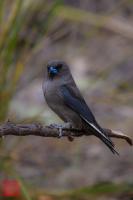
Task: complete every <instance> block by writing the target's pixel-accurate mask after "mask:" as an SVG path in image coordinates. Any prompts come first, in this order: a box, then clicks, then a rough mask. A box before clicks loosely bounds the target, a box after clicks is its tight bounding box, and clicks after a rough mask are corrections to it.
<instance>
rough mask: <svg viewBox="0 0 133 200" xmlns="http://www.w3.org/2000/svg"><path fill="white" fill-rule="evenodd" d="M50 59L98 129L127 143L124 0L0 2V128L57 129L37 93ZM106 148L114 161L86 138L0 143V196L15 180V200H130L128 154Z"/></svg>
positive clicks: (128, 45)
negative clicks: (60, 65) (62, 69)
mask: <svg viewBox="0 0 133 200" xmlns="http://www.w3.org/2000/svg"><path fill="white" fill-rule="evenodd" d="M53 59H59V60H63V61H65V62H67V63H68V64H69V65H70V68H71V71H72V74H73V76H74V78H75V81H76V82H77V85H78V86H79V88H80V90H81V92H82V94H83V95H84V97H85V99H86V102H87V103H88V104H89V105H90V107H91V109H92V111H93V113H94V114H95V116H96V119H97V120H98V122H99V123H100V124H101V126H103V127H107V128H112V129H116V130H121V131H123V132H124V133H125V134H127V135H129V136H131V137H133V132H132V127H133V125H132V123H133V91H132V90H133V1H132V0H117V1H115V0H112V1H110V0H82V1H81V0H64V1H63V0H54V1H52V0H49V1H48V0H38V1H34V0H23V1H21V0H3V1H2V0H1V1H0V122H1V123H3V122H5V121H6V120H7V119H10V120H11V121H12V122H15V123H32V122H40V123H42V124H44V125H45V124H46V125H48V124H50V123H58V122H61V121H60V119H59V118H58V117H57V116H56V115H55V114H54V113H53V112H52V111H51V110H50V109H49V108H48V107H47V105H46V102H45V100H44V97H43V92H42V81H43V77H44V69H45V67H46V65H47V62H48V61H50V60H53ZM113 141H114V142H115V144H116V147H117V150H118V151H119V152H120V157H118V156H114V155H112V154H111V153H110V151H109V150H108V149H107V148H106V146H105V145H103V143H101V141H99V140H98V139H97V138H95V137H92V136H91V137H81V138H78V139H75V140H74V142H69V141H68V140H67V139H64V138H62V139H59V140H58V139H52V138H50V139H48V138H42V137H36V136H27V137H15V136H8V137H6V138H5V139H1V140H0V191H1V195H0V197H1V196H2V191H4V190H5V189H6V187H7V185H8V184H9V183H8V182H9V180H15V181H17V182H18V183H19V187H20V190H21V194H20V196H19V198H18V197H17V199H27V200H31V199H37V200H54V199H60V200H62V199H63V200H71V199H77V200H88V199H91V200H92V199H100V200H104V199H109V200H118V199H121V200H132V199H133V150H132V148H131V147H130V146H129V145H128V144H127V143H126V142H125V141H122V140H118V139H113ZM5 180H6V181H7V182H6V184H5V182H4V184H3V181H5ZM7 183H8V184H7ZM3 185H4V186H3ZM9 185H10V184H9ZM4 187H5V188H4ZM5 196H6V195H5ZM9 196H10V195H9ZM8 198H10V197H8ZM14 198H16V197H14ZM2 199H3V197H2Z"/></svg>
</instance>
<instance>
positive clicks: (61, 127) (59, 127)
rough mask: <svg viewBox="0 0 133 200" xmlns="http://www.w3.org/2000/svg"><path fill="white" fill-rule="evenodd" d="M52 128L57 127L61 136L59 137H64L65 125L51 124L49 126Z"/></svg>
mask: <svg viewBox="0 0 133 200" xmlns="http://www.w3.org/2000/svg"><path fill="white" fill-rule="evenodd" d="M49 127H50V128H56V129H58V130H59V136H58V138H61V137H62V135H63V134H62V132H63V125H60V124H50V126H49Z"/></svg>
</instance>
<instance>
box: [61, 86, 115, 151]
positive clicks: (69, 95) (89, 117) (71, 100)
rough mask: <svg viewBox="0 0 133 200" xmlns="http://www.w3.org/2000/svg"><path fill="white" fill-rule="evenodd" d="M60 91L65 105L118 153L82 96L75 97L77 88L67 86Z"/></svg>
mask: <svg viewBox="0 0 133 200" xmlns="http://www.w3.org/2000/svg"><path fill="white" fill-rule="evenodd" d="M60 89H61V93H62V96H63V99H64V102H65V104H66V105H67V106H68V107H70V108H71V109H72V110H74V111H75V112H76V113H78V114H79V115H80V117H81V118H82V119H83V121H84V122H86V123H87V124H88V127H89V129H90V130H91V131H92V133H93V134H94V135H95V136H97V137H99V138H100V139H101V140H102V141H103V142H104V143H105V144H106V145H107V146H108V147H109V148H110V150H111V151H112V152H113V153H117V152H116V151H115V149H114V144H113V142H112V141H111V140H110V138H109V137H108V136H107V135H106V133H105V132H104V130H103V129H102V128H101V127H100V126H99V125H98V123H97V122H96V120H95V117H94V115H93V114H92V112H91V110H90V109H89V107H88V106H87V104H86V102H85V101H84V99H83V98H82V96H81V95H79V98H78V96H77V95H75V92H74V89H75V88H72V87H71V88H69V87H68V86H67V85H62V86H61V88H60ZM76 89H77V88H76ZM79 94H80V93H79ZM117 154H118V153H117Z"/></svg>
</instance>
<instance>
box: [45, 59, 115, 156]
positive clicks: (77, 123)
mask: <svg viewBox="0 0 133 200" xmlns="http://www.w3.org/2000/svg"><path fill="white" fill-rule="evenodd" d="M43 92H44V97H45V99H46V102H47V104H48V106H49V107H50V108H51V109H52V110H53V111H54V112H55V113H56V114H57V115H58V116H59V117H60V118H61V119H62V120H63V121H64V122H66V123H67V124H68V123H69V124H70V125H71V127H74V128H79V129H84V130H86V132H87V133H88V134H89V135H91V134H93V135H95V136H96V137H98V138H99V139H101V140H102V141H103V142H104V143H105V144H106V145H107V146H108V147H109V149H110V150H111V151H112V152H113V153H117V152H116V150H115V149H114V144H113V142H112V141H111V140H110V138H109V137H108V136H107V135H106V133H105V131H104V130H103V129H102V128H101V127H100V126H99V124H98V123H97V121H96V119H95V117H94V115H93V114H92V112H91V110H90V109H89V107H88V106H87V104H86V102H85V100H84V98H83V97H82V95H81V93H80V91H79V89H78V88H77V86H76V84H75V81H74V79H73V77H72V75H71V72H70V70H69V67H68V65H67V64H66V63H65V62H62V61H52V62H49V63H48V65H47V68H46V72H45V80H44V83H43ZM117 154H118V153H117Z"/></svg>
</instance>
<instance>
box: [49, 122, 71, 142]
mask: <svg viewBox="0 0 133 200" xmlns="http://www.w3.org/2000/svg"><path fill="white" fill-rule="evenodd" d="M49 127H50V128H56V129H58V130H59V136H58V137H59V138H61V137H62V135H63V129H71V128H72V124H71V123H69V122H67V123H65V124H50V125H49ZM68 140H69V141H71V142H72V141H73V140H74V138H73V137H72V136H71V135H69V136H68Z"/></svg>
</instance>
